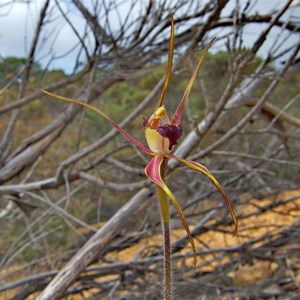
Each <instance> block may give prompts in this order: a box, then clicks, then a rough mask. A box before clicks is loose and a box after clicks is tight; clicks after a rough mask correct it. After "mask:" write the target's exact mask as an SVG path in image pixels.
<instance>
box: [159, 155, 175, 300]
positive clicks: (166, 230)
mask: <svg viewBox="0 0 300 300" xmlns="http://www.w3.org/2000/svg"><path fill="white" fill-rule="evenodd" d="M167 164H168V161H167V159H165V160H164V162H163V164H162V166H161V168H162V170H161V174H162V179H163V180H164V181H165V170H166V167H167ZM157 197H158V200H159V208H160V213H161V221H162V231H163V246H164V299H165V300H172V267H171V238H170V210H169V199H168V196H167V194H166V193H165V192H164V191H163V190H162V189H161V188H160V187H157Z"/></svg>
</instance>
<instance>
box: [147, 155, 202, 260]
mask: <svg viewBox="0 0 300 300" xmlns="http://www.w3.org/2000/svg"><path fill="white" fill-rule="evenodd" d="M164 159H165V158H164V157H163V156H154V157H153V158H152V159H151V160H150V162H149V163H148V165H147V166H146V169H145V173H146V175H147V177H148V178H149V179H150V180H151V181H152V182H154V183H155V184H156V185H158V186H159V187H161V188H162V189H163V190H164V192H165V193H166V194H167V195H168V197H169V198H170V200H171V201H172V203H173V205H174V206H175V208H176V210H177V213H178V215H179V218H180V220H181V222H182V225H183V227H184V229H185V231H186V233H187V235H188V237H189V240H190V243H191V246H192V249H193V254H194V266H196V264H197V252H196V246H195V243H194V240H193V237H192V234H191V232H190V229H189V227H188V225H187V222H186V218H185V216H184V213H183V211H182V208H181V206H180V204H179V202H178V201H177V199H176V198H175V196H174V195H173V193H172V192H171V191H170V189H169V188H168V187H167V185H166V184H165V182H164V180H163V179H162V176H161V165H162V163H163V161H164Z"/></svg>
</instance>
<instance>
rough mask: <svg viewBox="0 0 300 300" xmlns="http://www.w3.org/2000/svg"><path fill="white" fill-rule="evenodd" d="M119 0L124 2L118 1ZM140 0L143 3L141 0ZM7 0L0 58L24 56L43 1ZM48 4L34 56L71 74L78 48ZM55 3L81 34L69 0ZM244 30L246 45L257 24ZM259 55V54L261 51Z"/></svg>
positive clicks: (266, 1) (267, 4)
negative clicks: (47, 15)
mask: <svg viewBox="0 0 300 300" xmlns="http://www.w3.org/2000/svg"><path fill="white" fill-rule="evenodd" d="M119 1H121V2H122V3H123V2H124V1H122V0H119ZM141 1H142V2H144V3H145V0H141ZM201 1H202V0H201ZM8 2H12V0H0V58H1V57H2V58H3V57H7V56H17V57H25V56H26V55H27V53H28V52H29V49H30V43H31V40H32V37H33V34H34V30H35V27H36V23H37V20H38V17H39V12H40V8H41V6H42V5H43V3H44V0H30V1H28V0H19V1H15V2H14V4H9V5H5V4H6V3H8ZM92 2H93V1H92V0H85V1H83V3H85V4H86V5H91V3H92ZM142 2H141V3H142ZM240 2H241V3H245V2H246V0H240ZM254 2H255V3H256V7H255V9H254V11H255V10H256V11H259V12H263V11H269V10H272V9H274V8H276V7H278V6H280V5H282V4H283V2H285V1H283V0H254ZM299 2H300V1H299V0H297V1H294V3H299ZM50 3H51V5H50V7H49V10H48V11H49V12H51V14H50V15H49V18H48V19H47V21H48V22H49V23H48V24H47V26H45V31H44V32H43V33H44V34H43V37H42V38H41V39H40V42H39V47H38V51H37V53H36V58H37V61H39V62H40V63H41V65H42V66H43V67H45V66H47V65H49V66H50V68H52V69H54V68H61V69H63V70H64V71H66V72H67V73H71V72H72V70H73V68H74V62H75V60H76V57H77V55H78V51H76V49H74V47H75V46H76V45H77V38H76V37H75V35H74V33H73V31H72V30H71V28H70V26H68V24H67V23H66V22H64V21H63V20H62V18H61V15H60V13H59V11H58V10H57V8H56V9H53V8H54V7H55V1H54V0H51V1H50ZM59 4H60V5H61V7H62V8H63V10H64V11H65V12H67V13H68V14H69V16H71V19H72V23H73V24H76V29H77V30H78V32H79V33H80V34H83V33H84V31H85V23H84V21H83V18H82V17H81V16H80V14H79V12H78V11H77V10H76V9H75V8H74V7H73V6H72V4H71V1H70V0H62V1H59ZM233 5H235V1H234V0H232V1H231V2H230V3H229V4H228V5H227V7H226V8H227V10H225V14H226V11H231V7H232V6H233ZM122 9H124V10H127V9H128V6H126V3H125V4H123V6H122ZM297 13H298V17H299V18H300V10H299V9H296V10H294V11H293V14H294V15H295V14H297ZM175 17H176V16H175ZM112 24H114V22H112ZM116 26H117V24H116ZM245 33H246V34H245V44H246V45H247V44H248V45H249V46H250V45H251V44H252V43H253V41H254V40H255V38H256V36H257V25H253V26H248V27H247V28H246V30H245ZM273 35H274V37H275V36H276V32H273ZM297 39H298V40H299V36H298V37H296V36H293V37H291V38H290V40H289V41H288V42H289V43H291V44H292V43H295V42H296V40H297ZM270 42H271V41H270ZM92 44H93V39H90V45H91V48H92ZM72 48H73V51H72ZM266 48H267V46H266ZM263 51H264V50H263ZM66 54H67V55H66ZM260 54H261V55H262V56H263V54H264V53H260ZM54 58H55V59H54Z"/></svg>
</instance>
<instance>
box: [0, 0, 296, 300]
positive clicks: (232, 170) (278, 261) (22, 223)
mask: <svg viewBox="0 0 300 300" xmlns="http://www.w3.org/2000/svg"><path fill="white" fill-rule="evenodd" d="M294 2H295V1H281V3H280V6H278V7H275V8H273V9H266V10H265V11H259V10H257V9H258V8H257V6H256V5H257V2H256V1H233V0H232V1H225V0H222V1H206V2H205V3H204V1H184V0H180V1H148V2H147V3H146V2H140V1H132V0H129V1H112V0H110V1H91V2H88V1H78V0H72V1H43V5H42V6H41V9H40V15H39V19H38V21H37V23H36V31H35V35H34V36H33V39H32V44H31V47H30V49H29V52H28V57H25V58H17V57H3V58H1V61H0V114H1V120H0V138H1V139H0V184H1V185H0V200H1V201H0V207H1V210H0V226H1V233H0V234H1V236H0V238H1V247H0V268H1V269H0V295H3V296H0V298H1V299H26V298H28V299H36V298H38V297H40V298H38V299H58V298H60V297H66V298H67V299H158V298H159V297H160V296H159V295H160V280H161V276H162V274H161V265H162V257H161V255H162V250H161V236H160V223H159V216H158V213H159V212H158V209H157V204H156V198H155V195H154V193H153V191H154V189H153V187H152V186H151V184H150V182H148V180H146V179H145V177H144V171H143V169H144V167H145V165H146V162H147V160H148V159H149V158H148V157H146V156H145V155H144V154H142V153H140V151H139V150H138V149H136V148H135V147H133V146H132V145H130V144H129V143H127V142H126V141H125V140H124V139H123V138H122V137H121V136H120V135H118V134H117V133H116V132H115V131H114V130H112V129H111V128H110V126H109V124H107V122H105V120H104V119H101V118H100V117H99V116H98V115H96V114H95V113H93V112H90V111H88V110H83V109H82V108H81V107H78V106H74V105H67V104H65V103H62V102H60V101H56V100H54V99H51V98H50V97H48V96H45V95H44V94H42V92H41V91H40V88H43V89H45V90H48V91H52V92H55V93H57V94H61V95H65V96H68V97H72V98H74V99H80V100H82V101H87V102H89V103H91V104H92V105H94V106H96V107H99V108H100V109H101V110H103V111H104V112H105V113H107V114H108V115H109V116H110V117H111V118H112V119H113V120H115V121H116V122H118V123H121V125H122V127H124V128H125V129H126V130H127V131H128V132H129V133H130V134H132V135H133V136H134V137H136V138H137V139H138V140H140V141H142V142H145V141H144V140H143V138H144V137H143V129H142V126H141V119H142V116H143V115H146V116H149V115H150V114H151V113H152V112H153V107H154V105H155V103H156V101H157V99H158V97H159V95H160V91H161V89H162V84H163V76H164V72H165V67H166V53H167V51H168V50H167V48H168V37H169V30H170V17H171V16H172V15H174V16H175V30H176V32H175V48H176V55H175V66H174V70H173V75H172V80H171V83H170V88H169V90H168V93H167V96H166V106H167V108H168V111H174V110H175V108H176V106H177V105H178V102H179V101H180V99H181V96H182V95H183V91H184V89H185V87H186V85H187V82H188V80H189V78H190V76H191V72H192V70H193V69H194V67H195V65H196V63H197V58H199V56H200V55H201V53H202V52H201V50H202V49H203V46H204V45H206V44H207V43H208V41H209V40H210V39H211V38H212V37H213V36H216V37H217V41H216V43H215V44H214V46H213V47H212V51H211V53H209V55H208V56H207V58H206V60H205V63H204V65H203V68H202V69H201V72H200V76H199V79H198V80H197V82H196V84H195V86H194V88H193V91H192V93H191V95H190V99H189V102H188V104H187V109H186V111H185V114H184V120H183V127H184V134H183V137H182V138H181V140H180V145H179V146H178V148H177V150H176V151H177V152H176V153H177V155H179V156H182V157H190V158H193V160H196V161H199V162H201V163H203V164H204V165H206V166H208V167H209V169H210V170H211V171H212V173H213V174H214V175H215V176H216V177H217V178H218V181H219V182H220V183H221V184H222V186H223V187H224V188H225V190H226V192H227V193H228V194H229V196H230V198H231V201H232V203H233V205H234V207H235V209H236V211H237V214H238V217H239V220H240V230H239V235H238V237H237V238H232V236H231V231H232V224H231V219H230V217H229V216H228V215H227V214H226V209H225V208H224V205H223V202H222V199H221V198H220V196H219V195H218V192H217V191H216V190H215V189H214V188H213V187H212V186H211V185H210V184H208V181H207V180H206V178H204V176H200V175H197V176H195V174H193V175H192V174H191V173H190V172H189V171H188V170H186V169H185V168H183V167H182V166H180V167H178V166H177V165H176V164H175V163H174V162H170V165H171V172H170V174H169V177H168V181H169V182H170V186H171V189H172V190H173V191H174V193H175V194H176V196H177V197H178V200H179V201H180V203H181V205H182V207H183V208H184V211H185V214H186V216H187V218H188V220H189V224H192V226H191V229H192V233H193V235H194V236H195V239H196V240H197V249H198V251H199V260H200V262H199V264H198V266H197V267H196V268H195V269H194V268H193V266H192V252H191V249H190V247H189V244H188V239H187V237H186V235H185V233H184V231H183V230H181V225H180V220H178V217H177V215H176V214H175V212H174V215H173V218H172V222H173V223H172V224H173V226H172V227H173V253H174V269H175V273H176V274H175V275H176V278H175V287H176V290H175V295H177V297H178V299H217V298H219V299H297V295H299V292H300V260H299V259H300V257H299V253H300V242H299V241H300V227H299V224H300V223H299V216H300V213H299V211H300V210H299V207H300V189H299V182H300V174H299V167H300V162H299V150H300V131H299V128H300V119H299V115H300V114H299V113H300V101H299V97H300V88H299V87H300V76H299V74H300V71H299V47H300V43H299V22H298V21H299V15H298V16H297V12H299V8H298V7H297V5H296V4H295V3H294ZM141 3H143V4H141ZM13 4H14V1H8V2H7V5H13ZM2 8H3V7H1V6H0V10H1V9H2ZM136 12H139V13H136ZM73 14H76V15H77V17H78V16H80V18H81V20H82V21H83V23H84V24H85V27H84V28H85V29H84V31H83V32H81V29H80V28H79V27H78V26H76V23H75V22H73V20H74V19H73ZM95 16H96V17H95ZM58 20H59V22H61V23H60V24H64V26H69V27H70V29H71V30H72V32H73V34H74V36H76V37H77V41H76V42H77V44H76V47H73V45H70V49H73V51H77V52H76V53H78V55H77V57H78V59H77V60H75V61H74V69H73V70H74V71H73V72H72V73H70V74H66V73H65V72H64V71H63V70H57V69H51V62H50V63H49V64H48V65H47V67H45V66H44V65H43V63H42V61H39V60H38V59H37V58H36V57H37V55H36V53H37V52H38V50H40V48H42V47H45V45H46V44H45V40H47V39H49V40H50V41H51V35H49V31H48V28H52V27H53V26H54V25H55V24H56V23H55V22H58ZM116 24H118V25H116ZM253 24H255V27H254V28H255V33H254V34H253V35H254V41H253V43H251V45H250V46H249V45H248V44H247V43H246V42H247V34H246V33H247V28H249V27H247V26H252V25H253ZM51 26H52V27H51ZM91 40H92V42H91ZM40 41H44V43H41V42H40ZM67 53H68V51H67ZM53 57H54V58H53V60H55V55H54V54H53ZM52 280H53V281H52ZM51 281H52V285H49V283H50V282H51ZM42 291H43V292H42ZM41 292H42V293H41ZM38 295H39V296H38Z"/></svg>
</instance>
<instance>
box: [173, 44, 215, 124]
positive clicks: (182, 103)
mask: <svg viewBox="0 0 300 300" xmlns="http://www.w3.org/2000/svg"><path fill="white" fill-rule="evenodd" d="M215 39H216V38H213V39H212V40H211V41H210V42H209V44H208V46H207V47H206V48H205V50H204V53H203V54H202V56H201V58H200V60H199V62H198V65H197V67H196V69H195V71H194V73H193V76H192V77H191V79H190V82H189V84H188V86H187V87H186V89H185V91H184V94H183V97H182V99H181V101H180V103H179V105H178V107H177V109H176V111H175V113H174V114H173V116H172V119H171V122H172V124H174V125H179V124H180V119H181V115H182V111H183V109H184V106H185V103H186V101H187V99H188V97H189V94H190V91H191V89H192V86H193V84H194V81H195V79H196V77H197V75H198V73H199V70H200V67H201V65H202V63H203V61H204V58H205V56H206V54H207V52H208V49H209V48H210V47H211V45H212V44H213V42H214V41H215Z"/></svg>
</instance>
